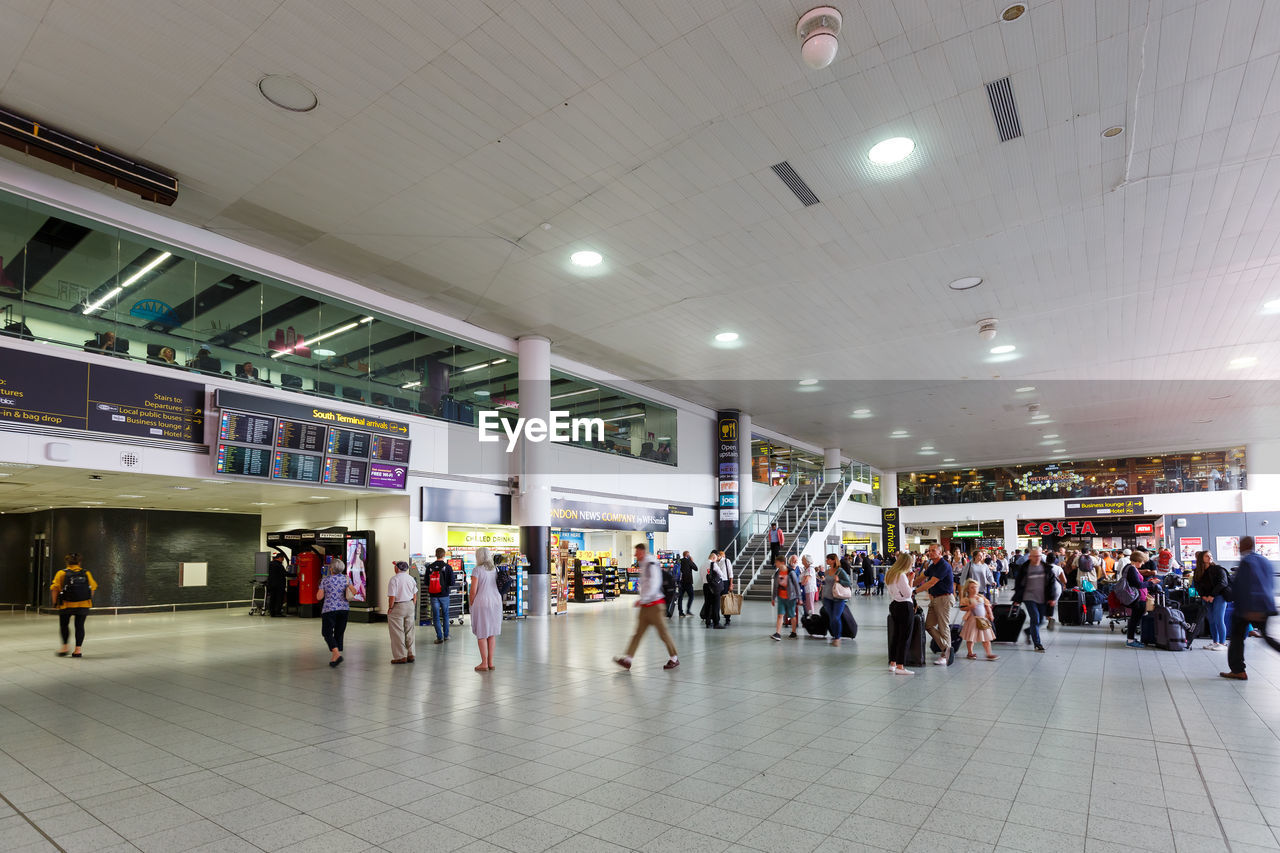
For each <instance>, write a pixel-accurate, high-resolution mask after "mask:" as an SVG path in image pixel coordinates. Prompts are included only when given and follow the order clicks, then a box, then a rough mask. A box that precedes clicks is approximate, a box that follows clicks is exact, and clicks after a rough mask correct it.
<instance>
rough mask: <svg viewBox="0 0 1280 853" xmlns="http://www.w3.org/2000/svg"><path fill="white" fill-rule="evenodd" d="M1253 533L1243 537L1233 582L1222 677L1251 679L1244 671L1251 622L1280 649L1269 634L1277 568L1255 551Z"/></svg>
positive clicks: (1279, 645)
mask: <svg viewBox="0 0 1280 853" xmlns="http://www.w3.org/2000/svg"><path fill="white" fill-rule="evenodd" d="M1253 547H1254V543H1253V537H1252V536H1241V537H1240V565H1239V567H1238V568H1237V569H1236V576H1235V580H1234V581H1232V583H1231V598H1232V601H1233V606H1234V609H1233V610H1232V613H1231V633H1230V634H1229V635H1228V638H1227V666H1229V667H1231V671H1230V672H1223V673H1220V675H1221V676H1222V677H1223V678H1233V679H1235V680H1237V681H1248V680H1249V676H1248V674H1247V673H1245V671H1244V638H1245V636H1246V635H1247V634H1248V633H1249V623H1250V622H1252V623H1253V624H1254V625H1256V626H1257V627H1258V628H1260V629H1261V631H1262V636H1263V637H1264V638H1265V639H1266V641H1267V643H1268V644H1269V645H1270V646H1271V647H1272V648H1273V649H1277V650H1280V643H1277V642H1276V641H1275V640H1272V639H1271V638H1270V637H1268V636H1267V617H1269V616H1274V615H1275V613H1276V599H1275V569H1274V568H1273V567H1272V565H1271V561H1270V560H1268V559H1267V558H1266V557H1264V556H1262V555H1261V554H1259V553H1257V552H1255V551H1254V550H1253Z"/></svg>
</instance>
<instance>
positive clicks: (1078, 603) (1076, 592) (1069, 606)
mask: <svg viewBox="0 0 1280 853" xmlns="http://www.w3.org/2000/svg"><path fill="white" fill-rule="evenodd" d="M1058 621H1059V622H1061V623H1062V624H1063V625H1083V624H1084V621H1085V612H1084V591H1083V590H1080V589H1068V590H1063V593H1062V595H1060V596H1058Z"/></svg>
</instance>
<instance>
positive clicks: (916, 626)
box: [886, 607, 925, 666]
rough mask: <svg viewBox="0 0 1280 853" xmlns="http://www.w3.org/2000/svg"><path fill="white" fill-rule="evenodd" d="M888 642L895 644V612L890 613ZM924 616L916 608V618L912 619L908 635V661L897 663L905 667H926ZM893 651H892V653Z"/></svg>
mask: <svg viewBox="0 0 1280 853" xmlns="http://www.w3.org/2000/svg"><path fill="white" fill-rule="evenodd" d="M886 633H887V634H888V641H889V643H890V644H891V643H892V642H893V612H892V611H890V612H889V622H888V631H886ZM924 640H925V632H924V614H923V613H922V612H921V610H920V608H919V607H917V608H916V612H915V616H913V617H912V619H911V632H910V633H909V634H908V635H907V659H906V660H904V661H895V663H900V664H902V665H903V666H924ZM891 651H892V650H891V649H890V652H891Z"/></svg>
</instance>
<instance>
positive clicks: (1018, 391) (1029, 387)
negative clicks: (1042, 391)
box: [1013, 385, 1036, 394]
mask: <svg viewBox="0 0 1280 853" xmlns="http://www.w3.org/2000/svg"><path fill="white" fill-rule="evenodd" d="M1034 390H1036V386H1034V385H1023V386H1022V387H1021V388H1014V389H1013V392H1014V393H1015V394H1026V393H1027V392H1029V391H1034Z"/></svg>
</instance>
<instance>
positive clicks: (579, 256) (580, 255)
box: [569, 249, 604, 267]
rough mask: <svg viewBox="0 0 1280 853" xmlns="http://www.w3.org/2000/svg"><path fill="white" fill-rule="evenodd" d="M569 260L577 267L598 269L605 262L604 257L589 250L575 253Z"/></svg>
mask: <svg viewBox="0 0 1280 853" xmlns="http://www.w3.org/2000/svg"><path fill="white" fill-rule="evenodd" d="M569 260H570V261H572V262H573V265H574V266H575V267H598V266H600V262H601V261H603V260H604V255H602V254H600V253H599V252H593V251H591V250H589V249H588V250H585V251H582V252H574V253H573V254H572V255H570V256H569Z"/></svg>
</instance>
